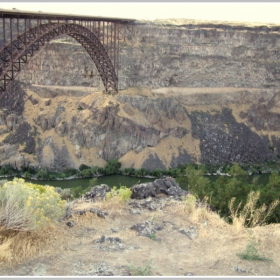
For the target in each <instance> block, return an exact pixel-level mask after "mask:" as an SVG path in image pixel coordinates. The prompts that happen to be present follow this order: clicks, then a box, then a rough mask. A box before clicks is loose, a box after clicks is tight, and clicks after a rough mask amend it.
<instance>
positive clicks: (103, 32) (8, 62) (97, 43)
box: [0, 11, 123, 99]
mask: <svg viewBox="0 0 280 280" xmlns="http://www.w3.org/2000/svg"><path fill="white" fill-rule="evenodd" d="M12 14H13V17H12V16H11V15H10V14H8V15H7V14H6V13H4V12H1V11H0V18H1V17H2V34H0V43H1V44H2V47H1V49H0V99H1V98H2V97H3V95H5V92H6V91H7V90H8V89H9V87H10V86H11V84H12V83H13V81H14V80H15V78H16V76H17V75H18V74H19V72H20V71H21V70H22V68H23V66H24V65H25V64H26V63H28V61H29V58H30V57H32V56H33V55H34V54H36V53H37V52H38V51H39V50H41V49H42V47H44V46H45V44H46V43H47V42H49V41H51V40H53V39H54V38H56V37H58V36H61V35H68V36H71V37H72V38H74V39H75V40H76V41H78V42H79V43H80V44H81V45H82V46H83V47H84V49H85V50H86V51H87V53H88V54H89V55H90V57H91V59H92V60H93V62H94V64H95V65H96V68H97V70H98V72H99V75H100V77H101V79H102V82H103V84H104V87H105V90H106V92H108V91H109V90H112V91H115V92H118V67H119V63H118V56H119V39H120V36H119V35H120V30H121V28H122V24H123V21H122V20H118V19H113V20H112V21H109V20H108V19H106V21H105V20H101V19H100V18H98V20H95V18H93V19H87V20H85V19H84V18H81V20H77V16H75V17H73V18H74V20H73V19H71V16H62V15H61V16H60V17H56V18H58V19H56V20H53V17H54V15H49V17H48V16H45V17H44V18H43V19H42V18H41V17H42V16H41V15H40V16H41V17H40V19H38V18H37V19H36V17H35V15H34V14H33V15H32V14H23V13H21V14H18V18H16V13H12ZM23 15H24V16H23ZM19 18H20V19H19ZM0 26H1V19H0ZM0 32H1V28H0ZM69 55H71V54H69Z"/></svg>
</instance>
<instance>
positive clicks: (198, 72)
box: [0, 20, 280, 170]
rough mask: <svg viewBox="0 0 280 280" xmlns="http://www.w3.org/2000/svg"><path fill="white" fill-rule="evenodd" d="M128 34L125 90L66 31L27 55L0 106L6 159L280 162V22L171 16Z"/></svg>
mask: <svg viewBox="0 0 280 280" xmlns="http://www.w3.org/2000/svg"><path fill="white" fill-rule="evenodd" d="M121 35H122V36H121V42H120V60H119V71H118V73H119V89H120V91H119V94H117V95H111V94H105V93H103V89H104V87H103V85H102V83H101V80H100V77H99V75H98V72H97V70H96V67H95V65H94V63H93V62H92V61H91V60H90V58H89V56H88V54H87V53H86V52H85V50H84V49H83V47H82V46H80V45H79V44H78V43H77V42H75V41H74V40H72V39H70V38H68V37H66V36H65V37H60V38H57V39H56V40H53V41H52V42H50V43H49V44H47V45H46V46H45V48H44V49H42V50H41V51H40V52H39V53H38V54H37V55H35V56H34V57H33V58H32V59H31V60H30V62H29V63H28V65H26V67H25V69H24V70H23V71H22V72H21V74H20V75H19V77H18V83H17V84H16V85H15V86H14V88H13V89H12V90H11V94H10V95H9V98H8V99H7V100H6V101H5V102H2V103H1V104H0V109H1V111H0V141H1V143H0V161H1V164H7V163H10V164H12V165H13V166H16V167H17V168H20V167H21V165H27V164H31V165H35V166H41V167H46V168H51V169H58V170H62V169H65V168H68V167H75V168H78V167H79V165H80V164H81V163H84V164H88V165H91V166H92V165H101V166H104V164H105V163H106V161H108V160H110V159H118V160H119V161H120V162H121V163H122V166H123V167H135V168H140V167H145V168H147V169H153V168H163V169H165V168H169V167H176V166H177V165H178V164H185V163H188V162H197V163H207V162H209V163H212V164H216V163H217V164H222V163H225V162H249V163H263V162H266V161H270V160H273V161H277V160H278V157H279V155H280V141H279V137H280V134H279V127H280V122H279V120H280V118H279V117H280V115H279V113H280V109H279V106H280V90H279V85H280V84H279V82H280V76H279V74H280V31H279V27H278V26H273V25H267V26H261V25H251V26H250V25H248V24H229V23H202V22H193V21H188V20H177V21H175V20H166V21H155V22H135V23H133V24H130V25H126V26H124V28H123V31H122V33H121Z"/></svg>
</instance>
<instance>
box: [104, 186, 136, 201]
mask: <svg viewBox="0 0 280 280" xmlns="http://www.w3.org/2000/svg"><path fill="white" fill-rule="evenodd" d="M131 195H132V191H131V190H130V189H129V188H127V187H125V186H121V187H120V188H118V189H117V187H116V186H114V187H113V188H112V189H111V191H110V192H109V193H107V195H106V200H110V199H113V198H116V197H117V199H118V200H119V201H120V202H121V203H124V202H125V201H127V200H128V199H129V198H130V197H131Z"/></svg>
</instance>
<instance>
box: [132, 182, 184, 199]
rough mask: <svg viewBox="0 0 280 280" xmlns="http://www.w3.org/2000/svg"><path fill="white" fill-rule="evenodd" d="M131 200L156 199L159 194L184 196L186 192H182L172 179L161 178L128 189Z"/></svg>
mask: <svg viewBox="0 0 280 280" xmlns="http://www.w3.org/2000/svg"><path fill="white" fill-rule="evenodd" d="M130 190H131V191H132V195H131V198H134V199H145V198H147V197H157V196H158V195H159V194H165V195H167V196H174V197H180V196H186V195H188V192H187V191H185V190H182V189H181V188H180V187H179V185H178V184H177V183H176V181H175V180H174V179H173V178H172V177H162V178H161V179H157V180H155V181H154V182H149V183H143V184H139V185H138V184H137V185H134V186H132V187H131V188H130Z"/></svg>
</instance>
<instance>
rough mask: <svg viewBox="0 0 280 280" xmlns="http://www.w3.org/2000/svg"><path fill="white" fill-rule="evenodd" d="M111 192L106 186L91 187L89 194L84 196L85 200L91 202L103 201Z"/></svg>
mask: <svg viewBox="0 0 280 280" xmlns="http://www.w3.org/2000/svg"><path fill="white" fill-rule="evenodd" d="M110 191H111V188H110V187H109V186H108V185H105V184H101V185H97V186H94V187H92V189H91V191H90V192H87V193H86V194H85V196H84V198H85V199H91V200H103V199H105V196H106V194H107V193H108V192H110Z"/></svg>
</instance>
